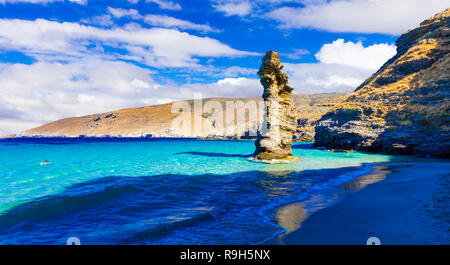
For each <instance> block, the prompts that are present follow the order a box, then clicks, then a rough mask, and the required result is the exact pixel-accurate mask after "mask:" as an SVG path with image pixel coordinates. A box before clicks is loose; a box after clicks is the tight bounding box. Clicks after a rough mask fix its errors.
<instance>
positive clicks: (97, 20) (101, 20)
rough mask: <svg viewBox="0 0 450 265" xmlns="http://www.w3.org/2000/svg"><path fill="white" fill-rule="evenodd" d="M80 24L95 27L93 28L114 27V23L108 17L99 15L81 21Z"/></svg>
mask: <svg viewBox="0 0 450 265" xmlns="http://www.w3.org/2000/svg"><path fill="white" fill-rule="evenodd" d="M81 23H84V24H89V25H95V26H97V25H98V26H112V25H114V21H113V20H112V18H111V16H110V15H100V16H95V17H91V18H87V19H82V20H81Z"/></svg>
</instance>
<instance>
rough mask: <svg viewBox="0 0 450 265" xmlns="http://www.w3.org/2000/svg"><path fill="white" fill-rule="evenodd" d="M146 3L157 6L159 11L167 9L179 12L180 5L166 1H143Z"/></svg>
mask: <svg viewBox="0 0 450 265" xmlns="http://www.w3.org/2000/svg"><path fill="white" fill-rule="evenodd" d="M145 1H146V2H148V3H155V4H157V5H158V6H159V8H161V9H167V10H181V9H182V8H181V6H180V4H177V3H174V2H171V1H167V0H145Z"/></svg>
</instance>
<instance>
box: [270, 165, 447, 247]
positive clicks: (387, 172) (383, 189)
mask: <svg viewBox="0 0 450 265" xmlns="http://www.w3.org/2000/svg"><path fill="white" fill-rule="evenodd" d="M449 164H450V163H448V162H421V163H416V164H412V163H407V164H395V163H382V164H374V165H373V167H374V169H373V170H372V171H371V172H370V173H368V174H365V175H362V176H360V177H358V178H356V179H354V180H352V181H350V182H347V183H345V184H342V185H340V186H339V187H338V188H337V189H336V190H333V191H332V192H331V193H330V194H321V195H318V196H316V197H313V198H311V199H309V200H307V201H305V202H298V203H293V204H290V205H287V206H284V207H281V208H280V209H278V210H277V213H276V223H277V224H278V225H280V226H281V227H284V228H285V229H286V232H285V233H283V234H280V235H278V236H276V237H275V238H273V239H270V240H268V241H266V242H265V243H264V244H268V245H278V244H281V245H284V244H286V245H304V244H312V245H322V244H328V245H340V244H346V245H347V244H351V245H365V244H366V240H367V239H368V238H369V237H378V238H380V240H381V244H393V245H396V244H407V245H408V244H412V245H417V244H449V243H450V232H449V231H450V225H449V220H448V218H449V216H450V212H449V209H450V196H449V194H450V180H449V177H450V170H449V169H448V168H449V167H448V166H449ZM324 201H326V203H324ZM324 204H326V205H324Z"/></svg>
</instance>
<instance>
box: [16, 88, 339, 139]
mask: <svg viewBox="0 0 450 265" xmlns="http://www.w3.org/2000/svg"><path fill="white" fill-rule="evenodd" d="M343 95H344V94H343V93H326V94H315V95H294V101H295V103H296V105H297V109H298V114H297V115H298V119H299V125H300V127H299V129H298V131H297V134H296V136H295V138H296V139H297V140H299V141H312V140H313V138H314V125H315V123H316V122H317V120H318V119H319V118H320V117H321V116H322V115H323V114H325V113H326V112H327V111H328V110H330V109H331V107H332V106H334V105H335V104H336V103H337V102H340V101H341V100H342V99H343ZM261 100H262V99H261V98H259V97H254V98H209V99H204V100H203V101H202V105H203V106H205V105H206V104H207V103H208V102H210V101H215V102H218V103H220V105H221V106H222V108H223V109H225V106H226V104H227V102H232V103H237V102H242V103H243V104H242V105H238V106H237V107H236V112H235V114H236V116H237V115H238V113H245V114H247V115H246V116H245V121H246V122H245V123H243V122H239V124H238V120H237V117H234V118H233V119H230V120H228V121H227V120H226V116H225V114H226V113H225V111H224V110H220V109H219V110H218V111H217V112H215V110H214V111H205V112H203V113H194V100H189V101H187V103H188V104H189V106H190V109H191V115H192V120H191V123H192V124H191V125H192V126H191V130H190V131H182V130H181V131H177V130H175V129H174V128H173V126H172V122H173V121H174V119H175V118H176V117H178V116H179V115H180V113H176V112H175V113H174V112H172V107H173V105H174V104H177V102H172V103H167V104H162V105H155V106H146V107H141V108H130V109H122V110H117V111H111V112H107V113H101V114H92V115H87V116H83V117H73V118H66V119H62V120H57V121H54V122H51V123H48V124H45V125H42V126H40V127H37V128H34V129H30V130H26V131H24V132H22V133H20V134H17V135H16V136H17V137H80V136H81V137H83V136H85V137H204V138H220V139H221V138H231V139H235V138H241V137H243V136H244V137H248V136H249V132H252V133H253V134H254V135H255V133H256V127H257V124H258V122H259V121H260V120H262V119H261V118H262V115H261V114H262V113H261V111H262V110H263V109H262V108H259V109H258V116H257V117H254V116H250V115H248V112H249V111H251V110H249V109H248V108H247V109H245V104H246V103H248V102H256V103H258V104H259V102H260V101H261ZM247 106H249V105H247ZM213 115H219V116H222V117H223V128H224V129H223V130H218V128H219V126H217V124H214V121H212V119H211V116H213ZM196 118H198V119H199V120H201V122H202V124H203V128H202V130H201V131H196V130H194V128H193V120H194V119H196ZM255 118H256V119H255ZM250 134H251V133H250Z"/></svg>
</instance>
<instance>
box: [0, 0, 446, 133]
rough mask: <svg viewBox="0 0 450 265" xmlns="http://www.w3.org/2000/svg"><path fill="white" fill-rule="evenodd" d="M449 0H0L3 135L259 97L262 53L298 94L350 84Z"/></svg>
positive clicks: (334, 89)
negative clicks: (207, 100)
mask: <svg viewBox="0 0 450 265" xmlns="http://www.w3.org/2000/svg"><path fill="white" fill-rule="evenodd" d="M448 7H450V0H253V1H249V0H109V1H107V0H0V92H1V96H0V136H2V135H8V134H11V133H19V132H21V131H23V130H25V129H30V128H33V127H36V126H39V125H42V124H45V123H48V122H51V121H54V120H57V119H61V118H66V117H73V116H82V115H88V114H94V113H100V112H107V111H113V110H117V109H123V108H131V107H140V106H145V105H154V104H162V103H167V102H170V101H174V100H183V99H191V98H193V95H194V93H201V94H202V95H203V97H248V96H260V95H261V94H262V87H261V85H260V83H259V79H258V76H257V74H256V72H257V71H258V68H259V66H260V64H261V58H262V56H263V55H264V53H265V52H267V51H269V50H274V51H277V52H279V53H280V56H281V60H282V62H283V63H284V65H285V67H284V70H285V71H286V72H287V74H288V76H289V82H290V84H291V86H293V87H294V93H296V94H313V93H326V92H343V91H349V90H353V89H355V88H356V87H357V86H358V85H359V84H361V83H362V82H363V81H364V80H365V79H366V78H367V77H369V76H370V75H371V74H373V73H374V72H376V70H377V69H379V67H381V66H382V65H383V63H384V62H385V61H387V60H388V59H389V58H391V57H392V56H394V55H395V52H396V46H395V40H396V39H397V38H398V37H399V36H400V35H401V34H402V33H404V32H405V31H407V30H408V29H411V28H414V27H417V26H418V25H419V24H420V22H422V21H423V20H425V19H427V18H429V17H431V16H432V15H434V14H435V13H437V12H440V11H442V10H444V9H446V8H448Z"/></svg>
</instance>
